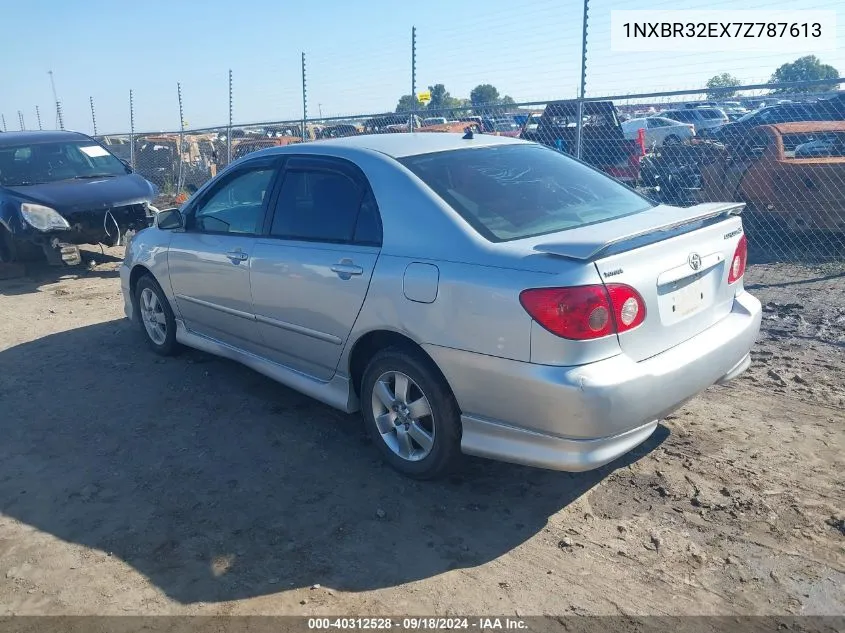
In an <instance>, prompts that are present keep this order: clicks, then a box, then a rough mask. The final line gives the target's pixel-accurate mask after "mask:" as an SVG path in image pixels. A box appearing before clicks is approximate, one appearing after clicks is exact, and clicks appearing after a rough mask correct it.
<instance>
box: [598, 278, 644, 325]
mask: <svg viewBox="0 0 845 633" xmlns="http://www.w3.org/2000/svg"><path fill="white" fill-rule="evenodd" d="M607 294H608V295H609V296H610V304H611V305H612V306H613V318H614V319H616V331H617V332H625V331H627V330H632V329H634V328H635V327H637V326H638V325H639V324H640V323H642V322H643V321H645V302H644V301H643V298H642V297H641V296H640V293H638V292H637V291H636V290H634V289H633V288H631V286H626V285H625V284H607Z"/></svg>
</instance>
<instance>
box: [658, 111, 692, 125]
mask: <svg viewBox="0 0 845 633" xmlns="http://www.w3.org/2000/svg"><path fill="white" fill-rule="evenodd" d="M663 116H665V117H666V118H667V119H672V120H673V121H683V122H684V123H689V122H690V121H693V120H694V119H695V115H693V113H692V112H684V111H683V110H670V111H669V112H666V113H665V114H664V115H663Z"/></svg>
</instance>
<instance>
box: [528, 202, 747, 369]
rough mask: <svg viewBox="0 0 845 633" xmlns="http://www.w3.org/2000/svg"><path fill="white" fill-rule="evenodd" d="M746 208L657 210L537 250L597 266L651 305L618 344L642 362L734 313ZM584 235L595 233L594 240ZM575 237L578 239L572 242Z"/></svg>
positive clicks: (611, 280) (714, 206)
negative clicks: (732, 276) (734, 272)
mask: <svg viewBox="0 0 845 633" xmlns="http://www.w3.org/2000/svg"><path fill="white" fill-rule="evenodd" d="M742 206H743V205H741V204H739V205H737V204H721V203H714V204H701V205H697V206H696V207H691V208H688V209H673V208H672V207H656V208H655V209H652V210H650V211H648V212H645V213H641V214H636V215H634V216H629V217H628V218H620V219H619V220H616V221H613V222H607V223H602V224H598V225H593V226H588V227H582V229H576V230H574V231H567V232H566V233H567V235H566V238H567V239H566V243H563V242H562V243H559V244H555V243H545V244H539V245H537V246H535V247H534V248H535V250H539V251H541V252H545V253H548V254H554V255H558V256H561V257H566V258H568V259H578V260H582V261H585V262H587V261H591V262H593V263H594V265H595V268H596V270H597V271H598V273H599V275H600V276H601V278H602V281H603V282H604V283H605V284H617V283H618V284H626V285H628V286H631V287H632V288H634V289H635V290H636V291H637V292H639V293H640V295H641V296H642V298H643V301H644V303H645V306H646V318H645V321H644V322H643V323H642V324H641V325H640V326H638V327H636V328H634V329H632V330H629V331H626V332H623V333H621V334H618V335H617V337H618V341H619V345H620V347H621V349H622V351H623V352H624V353H625V354H626V355H628V356H629V357H630V358H632V359H633V360H635V361H641V360H645V359H647V358H650V357H651V356H654V355H656V354H659V353H661V352H663V351H665V350H667V349H669V348H671V347H674V346H676V345H678V344H679V343H682V342H683V341H685V340H687V339H689V338H691V337H693V336H695V335H696V334H698V333H700V332H702V331H703V330H706V329H707V328H709V327H710V326H712V325H714V324H715V323H717V322H718V321H719V320H721V319H723V318H724V317H725V316H727V315H728V313H730V311H731V309H732V306H733V299H734V296H735V294H736V290H737V288H738V287H741V286H742V280H740V281H738V282H736V283H734V284H731V285H728V270H729V268H730V265H731V262H732V261H733V256H734V252H735V251H736V247H737V244H738V243H739V240H740V238H741V237H742V234H743V231H742V222H741V221H740V219H739V217H737V214H738V213H739V211H740V210H741V209H742ZM672 211H674V212H675V213H674V215H675V216H676V217H675V218H672V215H673V214H672V213H671V212H672ZM636 225H639V226H636ZM584 229H592V231H593V235H592V236H590V235H589V233H588V232H587V231H585V230H584ZM582 231H583V233H582ZM578 233H582V234H581V235H577V234H578ZM570 234H572V235H571V237H573V238H575V239H574V240H570V239H569V238H570Z"/></svg>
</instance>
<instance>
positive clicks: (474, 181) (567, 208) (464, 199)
mask: <svg viewBox="0 0 845 633" xmlns="http://www.w3.org/2000/svg"><path fill="white" fill-rule="evenodd" d="M400 162H401V163H402V164H404V165H405V166H406V167H407V168H408V169H410V170H411V171H412V172H413V173H414V174H416V175H417V176H418V177H419V178H420V179H421V180H422V181H423V182H424V183H425V184H426V185H428V186H429V187H430V188H431V189H432V190H433V191H434V192H435V193H436V194H437V195H439V196H440V197H441V198H442V199H443V200H444V201H445V202H446V203H448V204H449V205H450V206H451V207H452V208H453V209H455V211H457V213H459V214H460V215H461V216H462V217H463V218H464V219H465V220H466V221H467V222H468V223H469V224H470V225H471V226H472V227H473V228H474V229H475V230H476V231H478V232H479V233H480V234H481V235H483V236H484V237H485V238H486V239H488V240H490V241H491V242H504V241H509V240H516V239H521V238H526V237H533V236H536V235H543V234H546V233H554V232H557V231H564V230H567V229H573V228H577V227H581V226H585V225H588V224H595V223H597V222H605V221H607V220H612V219H614V218H618V217H622V216H626V215H631V214H634V213H639V212H641V211H644V210H646V209H648V208H650V207H652V206H653V205H652V204H651V203H650V202H649V201H648V200H646V199H645V198H643V197H642V196H640V195H639V194H637V193H635V192H633V191H631V190H630V189H628V188H627V187H625V186H624V185H622V184H620V183H618V182H616V181H615V180H613V179H611V178H609V177H608V176H605V175H604V174H602V173H600V172H598V171H596V170H594V169H592V168H590V167H588V166H586V165H584V164H582V163H579V162H578V161H575V160H573V159H571V158H568V157H567V156H565V155H564V154H562V153H560V152H556V151H554V150H552V149H548V148H545V147H541V146H537V145H528V144H526V145H522V144H519V145H499V146H491V147H483V148H468V149H458V150H452V151H448V152H437V153H433V154H421V155H418V156H409V157H406V158H402V159H400Z"/></svg>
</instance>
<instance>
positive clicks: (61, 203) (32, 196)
mask: <svg viewBox="0 0 845 633" xmlns="http://www.w3.org/2000/svg"><path fill="white" fill-rule="evenodd" d="M3 189H5V190H6V191H8V192H10V193H12V194H13V195H15V196H16V197H18V198H20V199H22V200H25V201H27V202H34V203H37V204H43V205H46V206H48V207H52V208H53V209H55V210H56V211H58V212H59V213H60V214H62V215H68V214H70V215H72V214H74V213H77V212H79V211H93V210H96V209H108V208H113V207H120V206H125V205H129V204H138V203H141V202H150V201H151V200H152V199H153V197H154V196H155V190H154V189H153V185H152V184H151V183H149V182H147V181H146V180H145V179H144V178H143V177H142V176H139V175H138V174H127V175H125V176H109V177H102V178H92V179H91V180H60V181H57V182H48V183H43V184H36V185H25V186H20V187H3Z"/></svg>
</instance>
